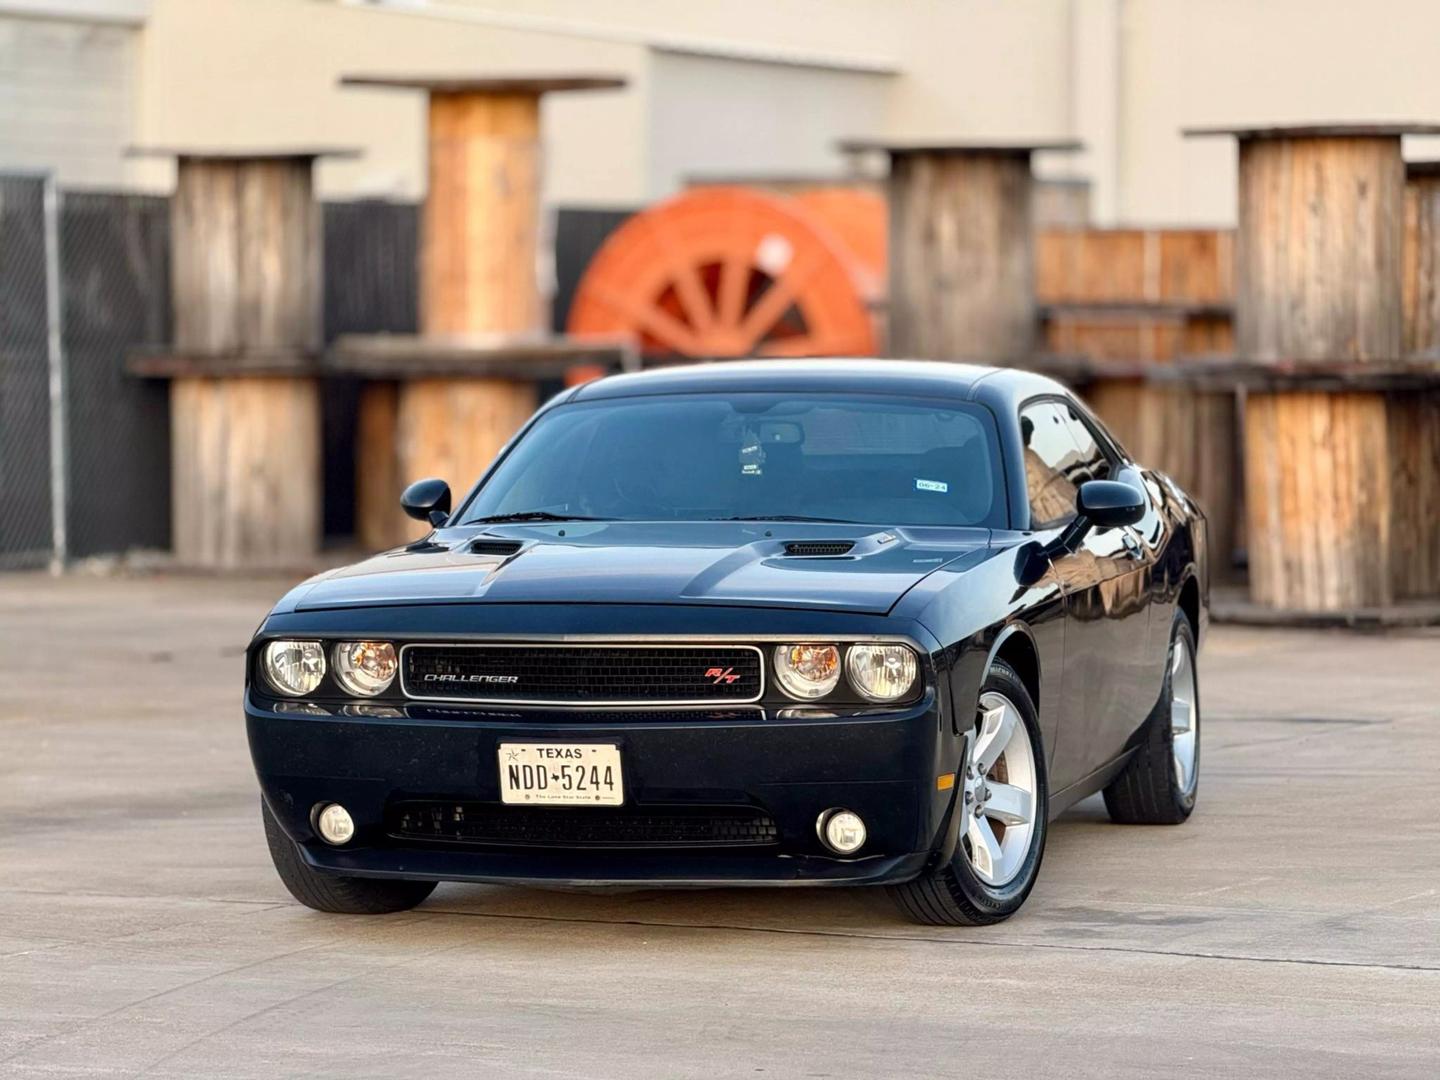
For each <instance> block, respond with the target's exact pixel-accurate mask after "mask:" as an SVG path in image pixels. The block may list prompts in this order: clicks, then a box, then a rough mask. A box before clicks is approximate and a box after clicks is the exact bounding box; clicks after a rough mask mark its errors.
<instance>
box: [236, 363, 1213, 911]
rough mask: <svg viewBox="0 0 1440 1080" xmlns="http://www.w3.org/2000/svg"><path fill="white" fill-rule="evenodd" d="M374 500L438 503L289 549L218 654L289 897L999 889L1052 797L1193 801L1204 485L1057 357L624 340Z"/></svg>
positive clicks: (1030, 875) (1145, 813)
mask: <svg viewBox="0 0 1440 1080" xmlns="http://www.w3.org/2000/svg"><path fill="white" fill-rule="evenodd" d="M401 501H402V504H403V505H404V508H405V510H406V511H407V512H408V513H409V514H411V515H412V516H414V517H417V518H420V519H422V520H424V521H426V522H428V523H429V524H430V525H431V526H432V527H433V531H431V532H430V534H429V535H428V536H426V537H425V538H424V539H423V540H420V541H418V542H416V543H413V544H410V545H409V546H408V547H404V548H400V549H397V550H394V551H389V552H385V553H384V554H381V555H377V556H375V557H374V558H371V559H368V560H366V561H365V562H362V563H359V564H358V565H355V566H351V567H347V568H344V569H340V570H335V571H331V572H329V573H325V574H321V575H320V576H318V577H315V578H312V579H311V580H309V581H307V582H305V583H304V584H302V585H299V586H298V587H296V588H295V589H293V590H292V591H291V592H290V593H289V594H287V595H286V596H285V597H284V599H282V600H281V601H280V603H279V604H277V605H276V606H275V608H274V610H273V611H271V613H270V615H269V616H268V617H267V618H266V619H265V622H264V623H263V625H262V626H261V627H260V629H259V631H258V632H257V633H256V635H255V638H254V641H253V642H252V643H251V645H250V648H249V652H248V659H247V678H246V686H245V715H246V723H247V727H248V732H249V739H250V749H251V753H252V755H253V757H254V762H255V769H256V772H257V774H258V775H259V779H260V786H261V789H262V793H263V805H262V812H263V816H264V824H265V834H266V837H267V838H268V840H269V845H270V852H271V855H272V856H273V858H274V862H275V866H276V869H277V870H278V871H279V873H280V877H281V879H282V880H283V881H284V883H285V885H286V886H287V887H288V888H289V890H290V891H291V892H292V893H293V894H294V896H295V897H296V899H298V900H300V901H301V902H302V903H304V904H308V905H309V906H311V907H314V908H318V909H320V910H322V911H334V912H386V911H396V910H400V909H403V908H408V907H411V906H413V905H415V904H418V903H420V902H421V901H422V900H424V899H425V897H426V896H428V895H429V894H430V892H431V890H433V889H434V887H435V883H436V882H437V881H486V882H509V883H523V884H529V885H535V884H545V883H550V884H563V885H577V884H593V885H647V886H650V885H687V886H696V885H862V884H883V885H886V886H888V887H889V888H890V890H891V891H892V893H893V894H894V896H895V898H896V900H897V901H898V902H899V904H900V907H901V908H902V909H903V910H904V912H905V913H906V914H907V915H909V916H910V917H912V918H914V919H916V920H918V921H920V922H925V923H937V924H975V923H989V922H995V921H997V920H1000V919H1003V918H1005V917H1007V916H1008V915H1010V914H1012V913H1013V912H1015V911H1016V910H1017V909H1018V908H1019V907H1020V905H1021V904H1023V903H1024V901H1025V898H1026V896H1027V895H1028V894H1029V892H1030V889H1031V887H1032V886H1033V885H1034V883H1035V879H1036V875H1037V874H1038V872H1039V869H1040V860H1041V856H1042V855H1043V853H1044V850H1045V835H1046V826H1047V822H1049V821H1050V820H1052V819H1053V818H1054V817H1055V816H1056V815H1057V814H1059V813H1060V812H1062V811H1063V810H1065V808H1066V807H1068V806H1071V805H1072V804H1074V803H1075V802H1076V801H1077V800H1079V799H1082V798H1084V797H1085V796H1087V795H1091V794H1093V793H1095V792H1104V798H1105V804H1106V806H1107V807H1108V808H1109V812H1110V815H1111V817H1112V818H1114V819H1115V820H1116V821H1120V822H1145V823H1153V824H1178V823H1179V822H1182V821H1184V820H1185V819H1186V818H1187V817H1188V816H1189V814H1190V812H1191V809H1192V808H1193V806H1194V804H1195V791H1196V783H1197V779H1198V774H1199V762H1200V747H1199V738H1200V712H1199V695H1198V687H1197V681H1196V664H1195V656H1196V650H1197V648H1198V646H1199V644H1200V641H1201V639H1202V638H1203V636H1204V634H1205V631H1206V626H1207V622H1208V609H1207V604H1208V599H1207V598H1208V571H1207V558H1206V546H1205V545H1206V541H1205V527H1204V518H1203V516H1202V515H1201V513H1200V511H1199V510H1198V509H1197V508H1196V506H1195V505H1194V503H1192V502H1191V501H1190V499H1189V498H1188V497H1187V496H1186V495H1185V493H1184V492H1183V491H1182V490H1180V488H1179V487H1177V486H1176V485H1175V484H1174V483H1173V482H1172V481H1171V480H1169V479H1168V478H1167V477H1165V476H1163V475H1160V474H1158V473H1155V472H1152V471H1150V470H1147V469H1145V468H1144V467H1143V466H1142V465H1140V464H1138V463H1136V462H1134V461H1132V460H1131V459H1130V457H1129V456H1128V455H1127V454H1126V452H1125V450H1124V449H1123V448H1122V447H1121V446H1120V445H1119V443H1117V442H1116V440H1115V439H1114V438H1113V437H1111V435H1110V434H1109V433H1108V432H1107V431H1106V430H1105V429H1104V427H1103V426H1102V425H1100V424H1099V423H1098V422H1097V421H1096V419H1095V418H1094V417H1093V416H1092V415H1091V414H1090V413H1089V412H1088V411H1087V410H1086V409H1085V408H1084V407H1083V406H1082V405H1081V404H1080V403H1079V402H1077V401H1076V399H1075V398H1074V397H1072V396H1071V395H1070V394H1069V393H1068V392H1067V391H1066V390H1065V389H1064V388H1063V387H1061V386H1060V385H1058V384H1057V383H1054V382H1052V381H1050V380H1048V379H1045V378H1042V377H1040V376H1037V375H1033V374H1028V373H1024V372H1019V371H1013V370H995V369H989V368H981V367H969V366H962V365H957V364H934V363H911V362H906V361H861V360H854V361H848V360H835V361H778V362H755V363H735V364H714V365H706V366H696V367H687V368H672V369H667V370H659V371H653V372H649V373H645V374H638V375H622V376H617V377H614V378H608V379H603V380H600V381H598V382H592V383H588V384H586V385H584V386H580V387H577V388H575V389H572V390H569V391H566V392H565V393H563V394H562V395H560V396H559V397H558V398H556V399H555V400H554V401H552V402H550V403H549V404H548V405H546V406H545V407H544V408H542V409H541V410H540V411H539V412H538V413H537V414H536V415H535V417H534V418H533V419H532V420H531V421H530V422H529V423H528V424H527V425H526V426H525V427H524V429H523V430H522V431H521V432H520V433H519V434H518V435H517V436H516V437H515V439H514V440H513V441H512V442H511V443H510V444H509V445H508V446H507V447H506V448H505V449H504V450H503V451H502V452H501V454H500V455H499V457H498V458H497V459H496V461H495V462H494V464H493V465H491V466H490V468H489V470H488V471H487V472H486V474H485V475H484V476H483V477H482V478H481V480H480V482H479V483H478V484H477V485H476V486H475V487H474V489H473V490H471V491H470V493H469V494H468V495H466V496H465V498H464V500H463V501H462V502H461V503H460V505H459V507H458V508H452V506H451V496H450V489H449V488H448V487H447V486H446V484H445V483H443V482H441V481H438V480H426V481H421V482H419V483H417V484H414V485H413V486H412V487H410V488H409V489H408V490H407V491H406V492H405V494H404V496H403V497H402V500H401Z"/></svg>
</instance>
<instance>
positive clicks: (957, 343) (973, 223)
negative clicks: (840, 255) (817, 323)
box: [844, 141, 1079, 362]
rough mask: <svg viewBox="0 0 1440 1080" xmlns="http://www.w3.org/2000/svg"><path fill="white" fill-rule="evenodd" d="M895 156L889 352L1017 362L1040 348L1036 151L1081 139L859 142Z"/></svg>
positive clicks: (852, 147)
mask: <svg viewBox="0 0 1440 1080" xmlns="http://www.w3.org/2000/svg"><path fill="white" fill-rule="evenodd" d="M844 149H846V150H847V151H863V150H884V151H885V152H886V153H888V154H889V156H890V178H889V181H888V184H887V188H886V190H887V197H888V200H889V208H890V275H889V276H890V288H889V304H888V328H889V329H888V336H889V344H888V347H887V350H886V351H887V353H888V355H890V356H903V357H914V358H921V359H933V360H989V361H1006V362H1013V361H1016V360H1021V359H1023V358H1025V357H1028V356H1029V355H1031V354H1032V353H1033V352H1034V350H1035V345H1036V327H1037V321H1038V320H1037V312H1036V306H1035V239H1034V231H1035V230H1034V222H1033V217H1032V191H1033V178H1032V176H1031V173H1030V155H1031V153H1032V152H1033V151H1036V150H1077V149H1079V144H1078V143H1070V142H1065V143H1010V144H994V143H940V144H908V143H907V144H900V143H875V142H864V141H852V142H847V143H845V144H844Z"/></svg>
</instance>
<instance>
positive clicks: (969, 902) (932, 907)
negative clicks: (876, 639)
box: [888, 660, 1050, 926]
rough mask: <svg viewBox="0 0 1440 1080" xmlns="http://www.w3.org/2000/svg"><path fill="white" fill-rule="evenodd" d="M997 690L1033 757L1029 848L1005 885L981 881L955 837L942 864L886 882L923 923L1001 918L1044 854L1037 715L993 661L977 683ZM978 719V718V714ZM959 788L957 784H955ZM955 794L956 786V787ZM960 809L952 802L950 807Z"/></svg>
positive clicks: (1014, 680)
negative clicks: (1018, 721)
mask: <svg viewBox="0 0 1440 1080" xmlns="http://www.w3.org/2000/svg"><path fill="white" fill-rule="evenodd" d="M991 690H993V691H997V692H999V693H1001V694H1004V695H1005V696H1006V697H1007V698H1009V699H1010V700H1011V701H1012V702H1013V703H1014V705H1015V707H1016V710H1017V711H1018V712H1019V713H1020V716H1021V717H1022V718H1023V719H1024V721H1025V730H1026V732H1027V733H1028V734H1029V736H1030V748H1031V751H1032V752H1033V755H1034V758H1035V787H1036V792H1035V823H1034V829H1035V831H1034V834H1033V836H1032V838H1031V847H1030V853H1029V854H1028V855H1027V856H1026V858H1025V862H1024V864H1023V865H1022V866H1021V868H1020V871H1019V872H1018V873H1017V874H1016V875H1015V877H1014V878H1013V879H1012V880H1011V881H1010V882H1008V883H1007V884H1005V885H1002V886H1000V887H998V888H997V887H992V886H990V885H987V884H986V883H985V882H983V881H981V880H980V878H979V877H978V876H977V875H976V874H975V871H974V869H973V868H972V867H971V866H970V860H969V858H968V857H967V856H966V854H965V852H964V849H963V847H962V846H961V843H960V842H959V841H957V842H956V845H955V853H954V855H953V856H952V857H951V859H950V861H949V862H948V863H946V864H945V865H944V866H941V867H938V868H936V869H934V870H929V871H926V872H925V873H923V874H921V875H920V876H919V877H917V878H915V879H914V880H913V881H907V882H904V883H903V884H900V885H892V886H890V887H889V890H888V891H889V893H890V895H891V896H892V897H893V898H894V899H895V902H896V904H897V905H899V907H900V910H901V911H902V912H903V913H904V914H905V915H906V917H908V918H909V919H910V920H911V921H913V922H917V923H921V924H923V925H925V926H987V925H989V924H991V923H998V922H1003V921H1004V920H1005V919H1008V918H1009V917H1010V916H1011V915H1013V914H1015V912H1017V911H1019V910H1020V908H1021V906H1022V905H1023V904H1024V903H1025V900H1026V898H1027V897H1028V896H1029V895H1030V890H1031V889H1032V888H1033V887H1034V886H1035V879H1036V878H1037V877H1038V876H1039V873H1040V862H1041V860H1042V859H1043V858H1044V856H1045V836H1046V830H1047V821H1048V817H1049V808H1050V804H1049V786H1048V780H1047V777H1046V775H1045V753H1044V747H1043V744H1042V742H1041V739H1040V724H1039V718H1038V717H1037V716H1036V713H1035V703H1034V702H1033V701H1031V699H1030V692H1029V691H1028V690H1026V689H1025V684H1024V683H1023V682H1022V681H1021V680H1020V676H1018V675H1017V674H1015V672H1014V670H1013V669H1012V668H1011V667H1010V666H1009V665H1008V664H1006V663H1004V662H1003V661H1000V660H997V661H995V663H994V664H993V665H992V667H991V668H990V674H989V676H988V677H987V678H986V680H985V685H984V686H983V687H982V688H981V693H985V692H986V691H991ZM977 723H978V718H977ZM957 788H958V785H957ZM957 795H958V791H957ZM955 812H956V813H959V807H958V805H957V807H956V809H955Z"/></svg>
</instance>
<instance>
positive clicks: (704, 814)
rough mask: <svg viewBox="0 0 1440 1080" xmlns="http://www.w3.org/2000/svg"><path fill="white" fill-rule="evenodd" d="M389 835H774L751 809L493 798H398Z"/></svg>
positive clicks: (722, 843) (577, 838) (633, 843)
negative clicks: (516, 802) (538, 803)
mask: <svg viewBox="0 0 1440 1080" xmlns="http://www.w3.org/2000/svg"><path fill="white" fill-rule="evenodd" d="M387 821H388V829H389V832H390V835H391V836H392V837H394V838H396V839H399V840H431V841H438V842H449V843H457V844H487V845H490V846H492V847H558V848H710V847H757V846H764V845H766V844H774V843H776V842H778V840H779V838H780V833H779V830H778V828H777V827H776V825H775V819H774V818H772V817H770V816H769V815H768V814H763V813H761V812H760V811H758V810H747V809H743V808H741V809H736V808H732V807H725V808H721V809H708V808H700V809H689V808H675V809H666V810H663V811H638V810H635V809H632V808H629V807H623V808H618V809H613V810H607V809H600V808H596V809H585V810H565V809H559V808H555V809H548V808H546V809H542V808H538V807H529V806H496V805H494V804H493V803H442V802H402V803H396V804H394V805H392V806H391V807H390V811H389V814H388V818H387Z"/></svg>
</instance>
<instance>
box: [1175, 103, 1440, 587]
mask: <svg viewBox="0 0 1440 1080" xmlns="http://www.w3.org/2000/svg"><path fill="white" fill-rule="evenodd" d="M1435 132H1440V128H1434V127H1420V126H1415V125H1313V126H1301V127H1271V128H1263V127H1262V128H1256V127H1249V128H1228V129H1205V130H1201V131H1191V132H1188V133H1187V134H1192V135H1229V136H1234V137H1236V138H1238V139H1239V142H1240V155H1239V161H1240V166H1239V167H1240V205H1239V229H1238V232H1237V237H1236V265H1237V270H1236V280H1237V295H1236V313H1235V315H1236V318H1235V331H1236V352H1237V353H1238V363H1239V366H1240V368H1242V369H1245V368H1248V369H1249V371H1248V374H1247V375H1246V377H1247V378H1248V379H1249V382H1250V391H1249V393H1248V396H1247V399H1246V409H1245V484H1246V514H1247V525H1248V536H1249V543H1248V549H1249V553H1250V594H1251V599H1252V600H1253V601H1254V602H1255V603H1257V604H1259V605H1261V606H1263V607H1268V608H1272V609H1283V610H1287V611H1293V612H1296V613H1297V614H1300V615H1305V614H1311V613H1322V612H1330V613H1335V612H1355V611H1357V610H1360V609H1373V608H1383V607H1386V606H1387V605H1390V604H1392V603H1393V602H1394V600H1395V599H1397V597H1399V596H1401V595H1404V594H1407V593H1409V592H1410V591H1411V590H1412V586H1411V585H1408V584H1406V571H1405V570H1404V569H1403V566H1402V564H1404V563H1406V561H1407V560H1409V559H1411V558H1413V557H1415V556H1418V555H1420V554H1421V552H1420V551H1419V550H1416V549H1415V548H1413V547H1412V546H1411V545H1413V544H1428V545H1429V547H1430V548H1432V549H1433V547H1434V545H1435V544H1436V543H1437V542H1440V526H1437V522H1436V521H1435V520H1434V519H1433V518H1432V519H1431V520H1430V521H1428V522H1424V523H1415V524H1413V525H1409V526H1406V527H1404V528H1403V531H1404V532H1405V533H1406V534H1408V536H1409V539H1408V540H1407V541H1406V542H1405V543H1404V544H1400V543H1398V534H1397V527H1400V525H1401V523H1402V522H1404V521H1406V519H1407V511H1406V508H1405V507H1403V506H1402V503H1403V502H1404V501H1405V496H1404V493H1403V492H1402V491H1400V490H1399V489H1398V488H1397V484H1396V482H1395V479H1394V470H1395V466H1396V457H1395V456H1396V454H1397V452H1398V451H1399V449H1400V448H1399V446H1398V445H1397V441H1396V433H1397V424H1396V423H1395V419H1396V416H1397V410H1402V409H1404V408H1406V407H1407V406H1402V405H1400V404H1399V402H1401V401H1406V400H1408V395H1407V396H1406V397H1404V398H1396V396H1395V395H1396V393H1397V392H1398V391H1400V390H1402V389H1404V390H1411V389H1412V388H1413V387H1415V386H1417V385H1425V384H1427V383H1428V382H1430V381H1431V380H1433V379H1434V377H1435V373H1436V369H1435V368H1434V367H1431V368H1430V369H1429V370H1428V372H1427V370H1425V369H1423V368H1421V367H1417V366H1415V365H1414V364H1412V363H1411V362H1409V361H1407V360H1406V356H1405V354H1406V349H1405V320H1404V309H1403V304H1402V285H1401V282H1402V265H1403V260H1402V252H1403V242H1404V189H1405V182H1404V177H1405V171H1404V164H1403V162H1402V160H1401V156H1400V137H1401V135H1402V134H1411V133H1415V134H1420V133H1435ZM1417 466H1418V467H1419V468H1421V469H1422V470H1424V471H1425V473H1426V474H1427V475H1429V474H1432V473H1433V471H1434V469H1435V467H1436V463H1435V461H1434V460H1431V461H1429V462H1424V463H1417ZM1426 482H1428V481H1426Z"/></svg>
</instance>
